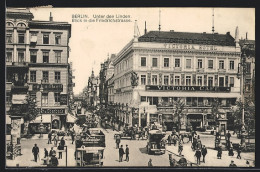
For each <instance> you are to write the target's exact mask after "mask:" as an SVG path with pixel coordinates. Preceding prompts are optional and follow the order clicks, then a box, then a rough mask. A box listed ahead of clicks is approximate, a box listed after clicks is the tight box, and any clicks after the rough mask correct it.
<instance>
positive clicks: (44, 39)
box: [43, 34, 49, 44]
mask: <svg viewBox="0 0 260 172" xmlns="http://www.w3.org/2000/svg"><path fill="white" fill-rule="evenodd" d="M43 44H49V34H43Z"/></svg>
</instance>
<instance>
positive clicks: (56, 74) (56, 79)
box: [55, 72, 60, 83]
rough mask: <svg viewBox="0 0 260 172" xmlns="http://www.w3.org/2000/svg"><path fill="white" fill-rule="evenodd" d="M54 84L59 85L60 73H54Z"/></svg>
mask: <svg viewBox="0 0 260 172" xmlns="http://www.w3.org/2000/svg"><path fill="white" fill-rule="evenodd" d="M55 83H60V72H55Z"/></svg>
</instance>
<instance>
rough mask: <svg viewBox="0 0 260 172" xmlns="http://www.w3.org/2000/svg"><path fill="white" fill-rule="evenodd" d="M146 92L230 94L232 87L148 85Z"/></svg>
mask: <svg viewBox="0 0 260 172" xmlns="http://www.w3.org/2000/svg"><path fill="white" fill-rule="evenodd" d="M145 89H146V90H158V91H214V92H230V87H207V86H163V85H146V86H145Z"/></svg>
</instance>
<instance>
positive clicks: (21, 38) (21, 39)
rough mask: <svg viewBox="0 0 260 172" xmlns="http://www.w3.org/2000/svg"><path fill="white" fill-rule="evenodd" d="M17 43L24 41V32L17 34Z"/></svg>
mask: <svg viewBox="0 0 260 172" xmlns="http://www.w3.org/2000/svg"><path fill="white" fill-rule="evenodd" d="M18 43H19V44H23V43H24V33H19V34H18Z"/></svg>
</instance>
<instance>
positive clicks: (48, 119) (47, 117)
mask: <svg viewBox="0 0 260 172" xmlns="http://www.w3.org/2000/svg"><path fill="white" fill-rule="evenodd" d="M31 123H41V115H39V116H37V117H36V119H35V120H33V121H31ZM42 123H51V115H50V114H43V115H42Z"/></svg>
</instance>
